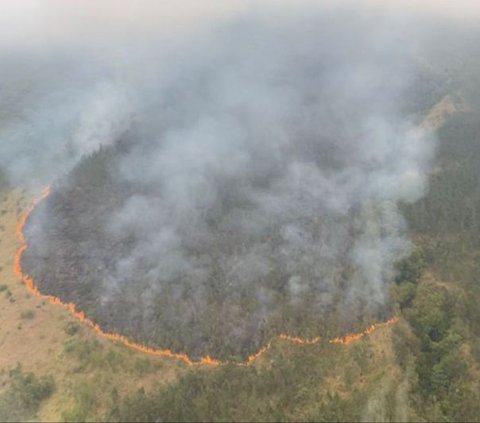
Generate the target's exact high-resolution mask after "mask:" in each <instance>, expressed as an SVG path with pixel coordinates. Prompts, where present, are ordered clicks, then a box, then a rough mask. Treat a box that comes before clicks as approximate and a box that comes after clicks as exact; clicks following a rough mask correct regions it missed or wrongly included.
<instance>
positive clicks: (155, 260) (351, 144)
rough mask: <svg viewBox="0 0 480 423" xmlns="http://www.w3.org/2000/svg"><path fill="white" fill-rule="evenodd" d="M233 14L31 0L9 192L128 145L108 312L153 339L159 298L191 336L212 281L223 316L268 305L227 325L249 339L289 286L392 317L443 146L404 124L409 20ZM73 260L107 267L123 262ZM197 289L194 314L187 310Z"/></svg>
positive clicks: (104, 278)
mask: <svg viewBox="0 0 480 423" xmlns="http://www.w3.org/2000/svg"><path fill="white" fill-rule="evenodd" d="M97 3H98V2H97ZM224 3H225V2H199V3H198V5H197V3H193V2H186V3H185V5H186V4H188V7H186V6H184V7H180V6H173V3H168V2H166V3H163V2H162V3H160V2H135V3H133V2H126V1H122V2H115V5H116V7H113V6H112V4H113V3H112V2H102V3H100V5H96V6H95V7H93V3H92V2H86V3H85V5H83V4H82V6H79V5H77V8H75V7H73V6H70V3H65V2H58V1H53V0H51V1H43V2H42V1H37V2H34V1H32V2H26V3H25V4H23V5H22V6H20V5H19V6H17V9H16V13H18V15H19V16H21V19H22V20H24V21H22V22H24V23H25V24H26V25H27V24H28V23H29V22H30V20H31V19H34V21H35V22H34V25H31V27H30V25H29V27H30V28H29V31H31V33H30V34H29V36H28V37H23V38H22V37H20V38H17V37H16V36H15V34H16V30H15V29H12V28H11V27H7V28H4V29H3V30H2V31H4V32H5V34H6V36H5V38H4V42H3V43H2V45H1V54H0V62H1V64H2V66H1V71H0V73H1V76H2V78H1V81H2V82H1V84H2V96H1V98H0V114H1V115H0V118H1V121H2V125H1V127H0V137H1V140H2V141H1V144H0V164H1V166H2V167H3V168H4V169H6V170H7V173H8V175H9V177H10V178H11V180H13V181H14V182H15V183H25V182H26V181H31V180H32V179H33V178H34V179H35V180H37V181H42V182H49V181H52V180H57V179H58V178H59V177H60V176H62V175H64V174H66V172H68V171H69V170H71V169H72V168H73V167H74V166H75V164H76V163H78V162H79V160H80V158H81V157H82V156H84V155H91V154H92V153H94V152H95V151H97V150H98V148H99V147H101V146H102V147H109V146H112V147H113V146H114V145H115V144H116V142H117V141H118V139H124V140H126V141H125V142H126V145H127V146H128V148H126V149H125V151H124V152H123V153H122V154H120V155H116V156H115V157H112V159H111V161H110V163H109V166H110V167H109V169H110V172H111V176H112V177H113V178H114V179H115V180H116V183H117V184H119V185H124V186H128V187H129V191H128V192H129V194H128V195H127V196H126V197H125V198H123V199H122V202H121V205H120V207H118V208H116V209H115V210H113V211H112V213H111V214H110V215H109V216H108V222H106V223H107V224H106V225H105V228H104V229H105V233H106V234H107V235H106V236H108V237H110V238H111V239H112V240H114V243H115V244H116V245H117V244H118V245H120V244H121V245H128V247H125V249H124V250H123V252H122V253H121V254H120V255H119V256H118V257H115V258H114V260H112V259H111V258H110V260H109V262H110V264H109V266H108V269H107V270H108V272H105V273H102V274H101V277H99V279H98V281H97V285H98V286H99V287H100V288H99V290H100V292H101V295H100V296H99V303H98V304H97V306H96V307H98V309H101V308H102V307H103V308H105V309H108V310H109V312H111V314H112V315H115V313H116V311H115V301H116V299H117V298H119V297H121V298H131V299H132V304H133V306H132V311H131V313H132V314H139V313H140V314H141V315H142V321H144V322H145V323H144V324H143V326H142V329H141V330H142V331H143V332H144V336H145V338H148V334H149V333H150V332H149V331H152V330H154V329H153V328H152V325H153V323H152V324H150V325H149V323H148V321H149V320H151V319H152V315H153V314H154V310H155V304H156V301H157V299H158V298H159V296H161V295H169V296H170V297H169V298H171V299H172V301H171V303H170V304H169V305H165V307H167V308H168V307H170V308H169V312H170V314H171V315H175V313H176V317H175V319H177V320H182V319H183V320H182V321H183V322H184V323H185V325H186V324H187V323H186V322H188V321H189V319H190V318H191V319H194V317H195V316H193V315H195V314H199V315H202V313H207V312H208V307H210V306H209V303H208V301H209V300H208V298H209V296H208V288H206V286H207V285H208V284H209V283H211V282H212V281H213V280H219V281H220V282H219V286H220V288H219V287H218V286H217V288H216V289H220V290H222V289H223V290H231V292H233V293H234V294H233V297H232V298H229V299H227V300H225V299H224V298H222V301H224V302H225V304H226V305H228V307H226V308H225V310H224V312H225V313H230V314H232V313H233V314H234V313H235V311H232V310H235V305H236V302H237V301H238V298H241V295H242V294H241V293H242V292H243V291H244V290H247V291H248V292H250V293H253V295H254V296H255V297H256V300H257V305H256V306H255V309H254V310H253V311H252V314H251V316H246V317H245V316H243V317H242V315H241V314H239V316H238V319H237V321H236V323H237V325H238V326H237V327H236V328H229V330H230V332H235V331H236V332H237V333H238V334H239V336H245V337H247V336H252V335H251V333H250V332H249V329H248V328H251V325H252V324H253V323H252V322H251V320H252V319H253V320H256V321H263V319H266V320H268V316H269V313H273V312H275V313H281V311H280V310H279V309H276V308H275V307H276V305H275V304H276V301H277V300H276V295H277V294H276V289H277V290H278V286H280V289H281V291H282V292H284V294H285V295H286V297H287V298H288V302H290V303H291V304H292V307H295V304H297V303H298V302H300V301H303V300H306V299H309V300H308V301H309V304H310V307H311V310H312V313H318V314H320V313H322V312H324V310H327V309H328V308H329V307H330V308H331V307H333V306H337V305H339V304H340V305H341V308H342V310H350V311H351V310H357V311H359V310H360V309H361V308H368V309H370V310H373V311H375V310H378V309H380V308H381V307H382V306H383V305H384V304H385V298H386V294H387V292H388V291H387V290H388V283H389V282H390V281H391V280H392V279H393V276H394V263H395V261H397V260H399V259H401V258H402V257H405V256H406V255H407V254H408V253H409V251H410V243H409V241H408V239H407V237H406V227H405V222H404V220H403V218H402V216H401V214H400V212H399V210H398V204H399V202H413V201H415V200H417V199H419V198H420V197H421V196H422V195H423V194H424V193H425V190H426V189H427V185H426V181H427V179H426V175H427V173H428V171H429V166H430V162H431V160H432V158H433V154H434V144H435V143H434V140H433V139H432V137H431V135H429V134H426V133H424V132H423V131H421V130H420V129H419V128H418V121H419V119H418V116H412V115H411V114H407V113H406V112H405V108H406V107H405V104H406V102H407V101H406V95H407V93H408V92H409V90H411V87H412V84H413V83H414V79H415V72H416V66H417V63H416V56H415V54H416V52H417V47H418V43H419V41H418V40H419V39H421V37H422V31H420V29H419V28H417V27H415V26H412V22H413V21H412V20H411V19H410V18H407V17H405V16H404V17H402V18H398V17H394V16H396V14H395V13H392V8H387V9H384V8H378V7H373V6H372V7H367V6H365V3H363V2H362V3H361V4H360V5H358V6H354V5H353V3H352V2H342V3H341V4H340V5H334V4H333V2H324V4H323V5H318V2H309V1H305V2H303V1H302V2H295V4H293V2H285V3H284V4H283V5H282V6H279V5H277V4H276V2H268V1H267V2H264V3H262V4H261V5H259V6H255V5H253V4H252V3H250V2H246V3H244V2H235V1H234V2H228V3H229V4H228V6H224V5H223V4H224ZM373 3H375V2H372V4H373ZM200 4H201V5H202V6H204V5H207V4H208V5H209V7H208V8H204V7H200ZM220 4H222V6H221V7H220ZM145 5H148V6H145ZM194 5H196V6H194ZM54 6H55V7H54ZM122 6H124V7H122ZM391 6H392V7H393V4H391ZM26 10H28V11H29V13H25V11H26ZM14 12H15V11H14ZM14 12H11V13H14ZM37 12H38V16H41V17H42V18H41V20H40V21H41V22H39V21H37V20H36V19H37V18H32V16H31V15H30V14H35V16H37V15H36V13H37ZM51 22H55V25H50V23H51ZM140 23H141V25H140ZM104 25H105V26H104ZM37 32H39V33H41V34H42V37H40V38H41V39H34V40H31V39H30V38H31V37H34V34H36V33H37ZM7 35H8V36H7ZM12 39H15V41H8V40H12ZM12 158H13V159H12ZM65 183H66V182H64V184H65ZM59 185H61V183H59ZM47 218H48V216H45V215H43V216H40V215H39V216H37V218H36V221H34V224H35V223H37V224H38V227H39V228H41V227H42V226H43V225H44V224H45V222H44V221H43V220H42V219H47ZM36 231H40V229H36ZM42 248H44V251H43V252H42V256H43V257H45V256H46V255H47V254H48V251H49V248H54V247H53V246H50V247H48V246H47V244H46V243H45V244H44V243H42ZM76 248H78V249H80V250H81V254H82V255H83V256H89V257H90V259H89V260H92V261H91V262H90V263H89V265H90V267H91V268H102V266H103V268H105V265H104V264H102V262H101V260H102V257H105V256H106V255H107V256H108V254H109V251H98V252H95V253H92V251H96V250H95V249H96V248H98V246H96V245H95V243H92V242H89V241H88V240H85V242H83V243H82V242H79V243H78V246H77V247H76ZM272 281H274V282H272ZM275 281H277V282H275ZM278 281H280V282H278ZM186 285H188V287H189V289H190V290H191V291H192V292H193V294H189V295H192V298H194V300H195V302H196V305H195V307H193V308H194V311H192V309H190V308H188V307H186V306H185V307H184V306H183V305H181V304H180V303H179V302H178V301H179V298H180V297H181V296H182V295H184V292H185V290H184V287H185V286H186ZM275 286H276V287H275ZM69 295H70V294H69ZM71 295H73V294H71ZM175 300H178V301H175ZM271 310H274V311H271ZM129 312H130V311H129ZM98 313H99V315H102V316H105V315H106V314H108V313H103V314H102V312H100V311H98ZM167 314H168V313H167ZM181 315H183V316H189V317H188V318H187V317H185V318H182V317H181ZM192 316H193V317H192ZM104 318H105V319H107V317H104ZM242 319H243V320H242ZM106 324H111V322H106ZM176 324H177V326H176V327H179V325H178V321H176ZM180 326H181V324H180ZM259 327H260V324H259V323H257V324H256V325H255V330H260V329H259ZM179 330H181V328H180V329H179ZM202 352H204V351H202Z"/></svg>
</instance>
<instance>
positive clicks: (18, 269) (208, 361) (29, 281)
mask: <svg viewBox="0 0 480 423" xmlns="http://www.w3.org/2000/svg"><path fill="white" fill-rule="evenodd" d="M49 195H50V187H46V188H45V189H44V190H43V191H42V194H41V196H40V197H39V198H38V199H36V200H34V201H33V202H32V205H31V206H30V208H29V209H28V210H27V211H26V212H25V213H24V214H23V215H22V216H21V217H20V220H19V222H18V224H17V228H16V229H17V236H18V239H19V240H20V242H21V244H22V245H21V246H20V247H19V248H18V250H17V252H16V254H15V260H14V266H15V273H16V274H17V276H18V277H19V279H20V280H22V281H23V282H24V283H25V286H26V287H27V290H28V291H29V292H30V293H31V294H33V295H35V296H37V297H41V298H43V299H45V300H47V301H49V302H50V303H51V304H56V305H60V306H63V307H64V308H66V309H67V310H68V311H69V312H70V313H71V314H72V315H73V316H74V317H75V318H76V319H78V320H79V321H81V322H83V323H84V324H86V325H87V326H89V327H90V328H92V329H93V330H94V331H95V332H96V333H97V334H98V335H100V336H102V337H103V338H106V339H108V340H111V341H117V342H120V343H122V344H123V345H125V346H127V347H129V348H132V349H134V350H136V351H139V352H142V353H145V354H149V355H154V356H163V357H169V358H174V359H177V360H180V361H183V362H184V363H186V364H187V365H189V366H194V365H207V366H219V365H225V364H229V363H230V364H231V362H229V361H220V360H217V359H215V358H213V357H210V356H206V357H202V358H201V359H200V360H199V361H193V360H192V359H191V358H190V357H189V356H188V355H186V354H183V353H176V352H173V351H171V350H169V349H157V348H152V347H147V346H145V345H142V344H138V343H136V342H133V341H131V340H129V339H128V338H127V337H126V336H123V335H120V334H117V333H110V332H105V331H104V330H103V329H102V328H101V327H100V326H99V325H98V324H96V323H95V322H93V320H90V319H89V318H88V317H87V316H86V315H85V313H84V312H83V311H81V310H78V309H77V306H76V305H75V304H74V303H65V302H63V301H62V300H61V299H60V298H58V297H55V296H53V295H45V294H42V293H41V292H40V290H39V289H38V287H37V285H36V284H35V281H34V280H33V278H32V277H31V276H29V275H28V274H26V273H24V272H23V269H22V257H23V255H24V253H25V251H27V249H28V243H27V239H26V237H25V233H24V229H25V225H26V224H27V222H28V219H29V218H30V216H31V214H32V212H33V211H34V209H35V207H36V206H37V205H38V204H39V203H41V202H42V201H43V200H45V199H46V198H47V197H48V196H49ZM397 321H398V318H396V317H393V318H391V319H390V320H388V321H386V322H384V323H377V324H374V325H371V326H369V327H368V328H367V329H365V330H364V331H363V332H360V333H351V334H348V335H345V336H342V337H337V338H334V339H332V340H330V341H329V342H330V343H331V344H342V345H348V344H350V343H351V342H353V341H357V340H359V339H361V338H363V337H364V336H367V335H370V334H371V333H372V332H374V331H375V330H376V329H378V328H380V327H383V326H387V325H393V324H395V323H397ZM278 338H279V339H282V340H285V341H287V342H291V343H295V344H299V345H313V344H317V343H319V342H320V340H321V338H320V337H318V336H317V337H315V338H312V339H304V338H299V337H296V336H290V335H287V334H280V335H278ZM271 345H272V340H271V341H269V342H268V343H267V345H265V346H264V347H263V348H261V349H260V350H259V351H258V352H256V353H255V354H252V355H250V356H249V357H248V358H247V360H246V361H245V362H243V363H239V362H233V364H235V365H238V366H249V365H252V364H253V363H254V362H255V361H256V360H257V359H258V358H260V357H261V356H262V355H263V354H264V353H265V352H267V351H268V350H269V349H270V348H271Z"/></svg>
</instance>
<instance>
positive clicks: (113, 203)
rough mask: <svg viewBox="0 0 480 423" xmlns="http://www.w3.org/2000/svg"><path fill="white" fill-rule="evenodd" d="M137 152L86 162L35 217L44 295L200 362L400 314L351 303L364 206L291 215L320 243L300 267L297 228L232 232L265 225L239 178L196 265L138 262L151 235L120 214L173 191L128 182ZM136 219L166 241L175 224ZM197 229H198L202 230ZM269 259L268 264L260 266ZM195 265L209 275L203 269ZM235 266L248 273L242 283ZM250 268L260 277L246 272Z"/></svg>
mask: <svg viewBox="0 0 480 423" xmlns="http://www.w3.org/2000/svg"><path fill="white" fill-rule="evenodd" d="M132 146H133V143H131V142H129V141H128V140H127V141H125V140H124V141H121V142H118V143H116V144H115V146H114V147H110V148H106V149H102V150H100V151H98V152H97V153H95V154H93V155H91V156H89V157H85V158H84V159H83V160H82V161H81V163H80V164H79V165H78V166H77V167H76V168H75V169H74V170H73V171H72V172H71V173H70V174H69V175H68V176H67V177H66V178H65V180H64V181H62V182H60V183H57V184H56V185H55V186H54V187H53V189H52V193H51V195H50V196H49V197H48V199H47V200H45V201H44V202H42V203H41V204H40V205H39V206H38V207H37V208H36V209H35V211H34V212H33V214H32V216H31V218H30V220H29V221H28V223H27V227H26V236H27V239H28V243H29V246H30V247H29V249H28V250H27V252H26V253H25V255H24V257H23V263H22V264H23V267H24V269H25V272H27V273H28V274H30V275H32V276H33V277H34V280H35V282H36V284H37V285H38V286H39V288H40V290H41V292H42V293H45V294H49V295H55V296H57V297H59V298H61V299H62V300H63V301H64V302H74V303H75V304H76V305H77V306H78V308H79V309H80V310H83V311H84V312H85V313H86V314H87V316H88V317H89V318H91V319H92V320H93V321H95V322H96V323H98V324H99V325H100V326H101V327H102V328H103V329H104V330H106V331H109V332H117V333H121V334H123V335H126V336H127V337H129V338H130V339H132V340H134V341H136V342H140V343H143V344H146V345H149V346H153V347H160V348H170V349H172V350H174V351H177V352H186V353H188V354H189V355H191V357H193V358H199V357H201V356H205V355H211V356H214V357H218V358H222V359H225V358H228V359H235V358H238V359H244V358H245V357H247V356H248V355H249V354H251V353H253V352H255V351H257V350H258V349H259V348H260V347H261V346H262V345H264V344H265V343H266V342H267V341H268V340H269V339H270V338H271V337H272V336H274V335H276V334H279V333H288V334H292V335H300V336H303V337H314V336H317V335H319V334H322V335H326V336H329V335H334V334H339V333H342V332H345V331H348V330H353V329H357V328H361V327H364V326H365V325H366V324H367V323H371V322H372V321H375V320H377V319H379V318H382V317H384V316H386V315H388V311H387V310H386V308H385V307H376V308H372V307H370V306H369V304H368V303H367V301H366V300H364V299H363V298H362V297H361V296H357V297H354V298H353V299H352V298H351V297H350V298H349V296H348V295H347V294H348V292H349V288H350V287H351V285H352V283H353V282H352V280H355V283H361V282H362V275H361V272H360V271H359V269H358V268H356V267H355V266H354V265H353V264H352V261H351V259H350V258H349V257H350V256H349V255H350V253H351V250H352V248H353V245H354V242H353V240H354V238H355V236H356V234H357V233H360V229H359V227H361V226H362V224H363V222H364V221H363V220H362V217H361V216H362V210H361V207H358V209H357V210H355V209H353V208H352V210H350V211H349V212H348V213H347V214H345V215H342V216H332V215H331V213H330V214H329V213H328V212H327V211H324V213H323V216H322V213H321V212H322V210H321V209H318V211H319V213H318V214H317V213H314V214H312V215H311V216H309V215H308V214H306V215H305V214H304V215H303V216H298V215H294V216H290V217H288V218H289V219H292V218H294V219H296V221H300V222H301V224H302V226H301V227H300V229H298V227H297V230H298V231H301V230H303V231H305V233H299V234H298V233H297V234H294V235H295V236H298V237H306V236H308V237H310V238H311V239H310V241H309V242H307V243H306V246H305V247H304V248H305V249H304V250H299V251H297V252H296V253H295V252H294V251H293V250H289V251H288V254H293V255H294V257H293V259H294V260H295V261H297V262H298V263H299V265H298V266H295V267H293V268H292V262H291V261H289V260H284V261H282V260H281V258H282V251H281V250H282V248H285V240H284V238H285V233H284V232H285V225H286V224H285V222H281V221H275V219H272V222H271V223H269V224H268V225H266V226H265V227H264V228H263V230H262V231H260V232H259V233H257V234H253V235H252V233H251V232H249V233H245V232H243V231H242V228H235V227H226V226H225V222H229V221H231V220H230V219H227V217H231V216H235V217H237V216H241V214H240V213H242V214H243V216H244V218H245V219H247V221H248V219H258V216H256V214H255V213H256V211H255V208H254V207H253V206H252V203H251V202H249V201H248V198H246V197H242V195H241V192H239V187H238V184H237V181H224V183H225V186H224V187H222V191H220V195H219V196H218V198H217V200H216V202H214V204H213V205H212V208H211V209H210V210H208V216H207V218H206V219H205V222H204V223H203V224H205V225H206V233H208V234H211V236H210V238H207V237H205V236H200V239H195V237H193V236H192V237H188V236H187V235H185V236H184V237H183V239H182V242H183V244H182V245H181V247H177V248H181V250H182V255H183V257H186V259H187V260H188V261H189V265H188V266H183V265H178V266H179V268H180V270H179V271H177V272H175V271H171V270H169V269H168V265H169V262H168V261H167V263H166V264H165V263H164V264H162V265H163V266H164V268H165V272H167V273H169V276H168V278H165V277H163V276H162V274H161V273H162V268H161V267H160V268H159V267H158V266H157V264H158V263H157V262H156V261H155V259H152V257H150V256H149V255H148V254H149V252H148V251H147V252H146V253H145V255H143V256H142V255H140V256H139V257H138V256H137V254H136V249H138V248H139V245H141V242H142V240H141V239H139V237H142V236H145V234H144V233H143V232H142V231H140V233H138V234H136V233H135V231H131V230H130V228H128V227H126V226H123V227H122V225H120V228H118V227H117V226H114V227H113V229H112V222H114V221H115V220H116V219H118V211H119V210H122V209H123V210H125V207H126V205H128V202H129V201H131V199H132V198H136V196H138V195H144V196H147V197H148V198H150V199H151V198H154V199H158V201H159V204H160V203H161V199H162V190H161V189H158V190H154V189H152V187H151V186H145V185H141V184H137V183H134V182H125V180H121V178H119V177H118V163H119V161H120V160H121V158H122V157H123V156H125V155H128V154H129V153H130V152H131V149H132ZM276 177H278V175H275V173H274V172H273V173H272V174H270V175H264V177H263V179H262V178H260V179H259V180H258V181H255V183H258V184H259V185H261V186H263V187H268V186H269V185H270V184H273V183H274V182H275V178H276ZM119 181H122V182H119ZM240 188H241V187H240ZM299 201H302V200H301V199H300V200H299ZM310 201H311V199H308V202H309V203H310ZM135 219H139V220H140V221H143V219H147V223H146V224H147V226H149V227H150V229H151V232H152V233H154V234H155V236H159V237H161V236H162V231H159V228H158V227H156V226H155V225H156V224H158V225H159V226H161V225H162V224H164V223H163V222H161V221H159V222H155V220H153V218H152V216H151V215H148V213H147V215H144V214H136V216H135ZM325 222H328V225H326V224H325ZM142 223H145V222H142ZM339 228H342V229H341V231H343V232H342V233H341V234H340V233H339ZM185 230H186V231H187V233H192V231H193V232H194V231H195V228H188V227H187V228H185ZM306 231H308V235H306V234H307V232H306ZM331 231H334V232H335V233H332V232H331ZM200 235H202V234H200ZM322 236H323V237H325V238H324V239H323V240H322ZM340 236H341V238H340ZM329 242H341V245H340V246H335V250H334V254H333V255H329V254H330V252H329V253H328V254H326V255H325V253H324V252H322V251H313V252H312V251H310V250H309V249H310V248H312V247H310V246H311V245H313V246H315V245H320V246H321V245H324V246H328V243H329ZM340 247H341V248H340ZM329 248H333V247H331V246H329ZM252 252H254V253H253V257H252V254H251V253H252ZM315 254H317V259H318V263H316V262H315V260H313V258H315ZM132 256H135V257H138V258H136V262H135V263H134V265H132V267H131V268H127V267H126V266H124V264H122V263H123V261H124V260H128V259H129V258H131V257H132ZM259 256H261V257H260V258H261V259H262V260H264V261H265V262H266V263H264V262H263V261H262V260H257V258H258V257H259ZM245 257H246V258H245ZM159 259H160V258H159ZM303 259H308V260H303ZM172 260H173V261H175V260H176V258H175V257H174V258H173V259H172ZM242 260H247V263H246V264H245V263H242ZM248 260H249V261H248ZM309 260H310V261H309ZM192 263H194V264H195V265H196V267H197V268H196V269H194V270H193V271H192V270H191V268H192V267H193V265H192ZM239 263H240V264H239ZM170 264H171V263H170ZM122 266H123V267H122ZM235 266H237V268H238V267H239V266H240V273H241V274H240V275H238V274H235ZM255 266H257V268H254V269H253V270H252V267H255ZM262 266H263V267H262ZM122 269H127V270H126V273H124V274H122V273H121V271H122ZM175 270H177V269H175ZM248 270H250V271H251V272H252V273H253V274H252V275H249V274H247V275H245V274H244V273H245V272H247V271H248ZM247 273H248V272H247ZM319 281H320V282H319ZM365 286H367V285H366V284H365ZM347 309H348V312H347V311H346V310H347Z"/></svg>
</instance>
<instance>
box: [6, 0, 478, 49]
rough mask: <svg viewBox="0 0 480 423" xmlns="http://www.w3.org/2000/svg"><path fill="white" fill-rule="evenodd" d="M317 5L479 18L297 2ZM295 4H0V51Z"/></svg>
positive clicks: (440, 2)
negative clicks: (1, 48) (252, 9)
mask: <svg viewBox="0 0 480 423" xmlns="http://www.w3.org/2000/svg"><path fill="white" fill-rule="evenodd" d="M309 1H310V2H312V5H313V4H315V5H316V6H318V5H319V4H321V5H322V6H324V7H336V6H338V5H339V4H345V3H353V4H359V3H360V4H363V5H364V6H365V7H368V6H372V5H375V6H376V7H380V8H381V9H383V10H386V11H387V12H390V13H392V14H399V15H400V14H402V13H403V12H412V11H414V12H415V13H420V12H421V13H427V14H433V15H442V16H446V17H449V18H455V19H461V20H465V21H467V20H470V19H472V18H477V17H479V16H480V2H478V1H477V0H455V1H453V0H421V1H418V0H335V1H333V0H316V1H312V0H301V2H303V3H308V2H309ZM298 3H299V1H298V0H295V1H294V0H228V1H225V0H180V1H179V0H158V1H155V0H101V1H99V0H67V1H65V0H21V1H19V0H2V1H1V2H0V47H3V48H5V47H8V48H12V47H20V46H21V47H25V46H32V45H34V46H42V45H50V44H52V43H53V44H56V43H62V42H72V40H76V41H79V42H82V41H85V40H86V39H89V38H91V37H93V39H95V40H96V41H98V42H101V41H102V40H104V41H105V40H108V38H109V37H115V38H116V39H118V37H122V36H124V37H126V38H128V37H131V36H137V37H138V36H141V35H144V36H148V35H153V34H154V35H155V36H156V37H158V36H164V37H169V36H170V37H171V36H173V35H175V36H177V35H178V33H179V32H181V31H185V30H187V29H188V30H191V29H193V28H197V27H198V25H202V24H208V23H209V22H211V21H212V20H215V19H219V18H225V17H228V16H232V15H238V14H239V13H242V11H247V10H248V9H250V8H252V7H255V8H259V7H262V6H266V8H265V10H269V9H271V7H269V6H272V4H275V9H276V10H280V9H287V10H288V8H289V7H296V5H298Z"/></svg>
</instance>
